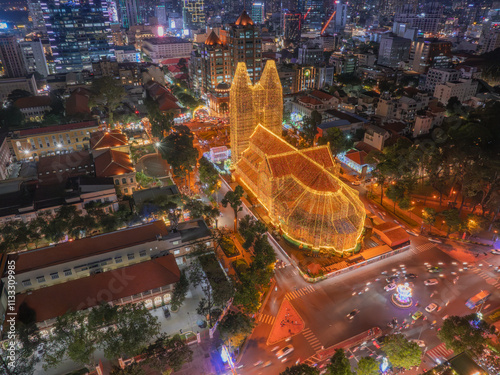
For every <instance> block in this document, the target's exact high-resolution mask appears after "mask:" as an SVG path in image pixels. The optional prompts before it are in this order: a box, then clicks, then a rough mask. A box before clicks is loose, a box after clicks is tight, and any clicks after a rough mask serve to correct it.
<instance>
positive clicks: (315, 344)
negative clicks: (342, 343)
mask: <svg viewBox="0 0 500 375" xmlns="http://www.w3.org/2000/svg"><path fill="white" fill-rule="evenodd" d="M302 335H303V336H304V338H305V339H306V341H307V342H308V343H309V345H311V347H312V348H313V350H314V351H315V352H317V351H318V350H320V349H321V346H322V345H321V343H320V342H319V340H318V338H317V337H316V335H315V334H314V333H313V332H312V331H311V329H310V328H306V329H304V330H303V331H302Z"/></svg>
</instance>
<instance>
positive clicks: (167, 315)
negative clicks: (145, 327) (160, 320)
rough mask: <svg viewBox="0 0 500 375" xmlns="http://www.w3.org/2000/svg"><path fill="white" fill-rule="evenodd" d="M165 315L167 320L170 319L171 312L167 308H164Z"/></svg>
mask: <svg viewBox="0 0 500 375" xmlns="http://www.w3.org/2000/svg"><path fill="white" fill-rule="evenodd" d="M163 315H164V316H165V318H170V310H169V309H168V307H167V306H164V307H163Z"/></svg>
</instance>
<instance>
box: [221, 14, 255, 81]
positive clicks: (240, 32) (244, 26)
mask: <svg viewBox="0 0 500 375" xmlns="http://www.w3.org/2000/svg"><path fill="white" fill-rule="evenodd" d="M228 46H229V53H230V57H231V61H232V64H233V71H235V70H236V66H237V64H238V63H239V62H244V63H245V64H246V67H247V71H248V75H249V77H250V80H251V81H252V83H255V82H257V81H258V80H259V78H260V74H261V72H262V39H261V36H260V28H259V27H257V26H255V25H254V22H253V21H252V19H251V18H250V16H249V15H248V13H247V12H246V11H245V10H244V11H243V12H242V13H241V15H240V16H239V17H238V19H237V20H236V22H235V23H233V24H231V25H230V27H229V37H228Z"/></svg>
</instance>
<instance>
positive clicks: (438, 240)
mask: <svg viewBox="0 0 500 375" xmlns="http://www.w3.org/2000/svg"><path fill="white" fill-rule="evenodd" d="M428 240H429V241H431V242H434V243H443V241H441V240H440V239H439V238H432V237H429V238H428Z"/></svg>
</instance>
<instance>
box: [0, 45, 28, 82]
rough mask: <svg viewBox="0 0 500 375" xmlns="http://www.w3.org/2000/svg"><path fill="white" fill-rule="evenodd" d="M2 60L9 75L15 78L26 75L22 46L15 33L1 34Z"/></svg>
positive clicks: (0, 52)
mask: <svg viewBox="0 0 500 375" xmlns="http://www.w3.org/2000/svg"><path fill="white" fill-rule="evenodd" d="M0 60H1V61H2V64H3V66H4V69H5V73H6V75H7V77H10V78H14V77H22V76H25V75H26V73H27V71H26V68H25V66H24V61H23V56H22V53H21V47H20V46H19V43H18V42H17V38H16V37H15V36H14V35H5V36H0Z"/></svg>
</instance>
